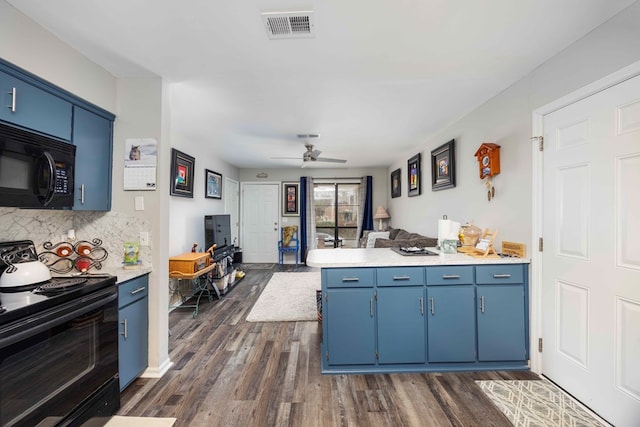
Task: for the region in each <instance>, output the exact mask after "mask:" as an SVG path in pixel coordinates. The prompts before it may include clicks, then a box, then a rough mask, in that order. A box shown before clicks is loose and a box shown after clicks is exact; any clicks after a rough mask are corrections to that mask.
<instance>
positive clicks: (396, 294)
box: [376, 286, 427, 364]
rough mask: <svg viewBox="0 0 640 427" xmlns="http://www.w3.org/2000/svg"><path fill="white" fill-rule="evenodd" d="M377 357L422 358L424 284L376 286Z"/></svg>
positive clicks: (386, 359)
mask: <svg viewBox="0 0 640 427" xmlns="http://www.w3.org/2000/svg"><path fill="white" fill-rule="evenodd" d="M376 292H377V297H376V299H377V324H378V361H379V363H381V364H396V363H398V364H399V363H424V362H425V361H426V353H427V349H426V334H425V319H424V314H425V306H424V302H425V300H424V286H413V287H410V286H399V287H378V289H377V291H376Z"/></svg>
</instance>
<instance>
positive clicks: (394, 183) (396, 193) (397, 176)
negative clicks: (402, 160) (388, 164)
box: [391, 168, 402, 198]
mask: <svg viewBox="0 0 640 427" xmlns="http://www.w3.org/2000/svg"><path fill="white" fill-rule="evenodd" d="M401 174H402V169H400V168H398V169H396V170H394V171H393V172H391V198H396V197H400V196H402V176H401Z"/></svg>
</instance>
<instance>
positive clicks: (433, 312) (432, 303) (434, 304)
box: [429, 298, 436, 316]
mask: <svg viewBox="0 0 640 427" xmlns="http://www.w3.org/2000/svg"><path fill="white" fill-rule="evenodd" d="M429 304H430V305H431V315H432V316H433V315H434V314H436V302H435V301H434V300H433V298H429Z"/></svg>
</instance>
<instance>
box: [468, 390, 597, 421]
mask: <svg viewBox="0 0 640 427" xmlns="http://www.w3.org/2000/svg"><path fill="white" fill-rule="evenodd" d="M476 384H478V385H479V386H480V388H481V389H482V391H483V392H484V393H485V394H486V395H487V397H489V399H491V401H492V402H493V404H494V405H496V407H498V409H500V410H501V411H502V413H504V414H505V415H506V416H507V418H508V419H509V421H511V423H512V424H513V425H514V426H515V427H533V426H536V427H538V426H540V427H546V426H549V427H577V426H580V427H603V426H607V425H608V424H606V423H602V422H600V421H599V420H598V419H597V418H596V417H594V416H593V415H591V413H590V412H588V411H587V410H586V409H584V407H583V406H582V405H581V404H579V403H578V402H576V401H575V400H574V399H573V398H572V397H571V396H569V395H568V394H566V393H565V392H563V391H562V390H561V389H559V388H558V387H556V386H555V385H554V384H552V383H551V382H549V381H546V380H532V381H507V380H505V381H476Z"/></svg>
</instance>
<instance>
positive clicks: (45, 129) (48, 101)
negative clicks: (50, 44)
mask: <svg viewBox="0 0 640 427" xmlns="http://www.w3.org/2000/svg"><path fill="white" fill-rule="evenodd" d="M1 65H3V64H2V63H0V66H1ZM2 68H5V67H2ZM8 71H10V69H8ZM18 75H19V74H18V73H15V74H14V73H8V72H4V71H0V91H1V92H0V101H1V102H2V105H1V107H2V108H0V120H3V121H5V122H8V123H11V124H14V125H17V126H20V127H23V128H27V129H30V130H33V131H36V132H39V133H43V134H47V135H51V136H54V137H57V138H61V139H64V140H66V141H70V140H71V109H72V104H71V102H69V101H67V100H65V99H62V98H60V97H58V96H56V95H54V94H52V93H51V92H49V91H47V90H45V88H46V84H39V83H40V82H37V81H35V80H34V79H33V78H30V77H29V76H26V75H25V76H22V77H24V78H18V77H17V76H18Z"/></svg>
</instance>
